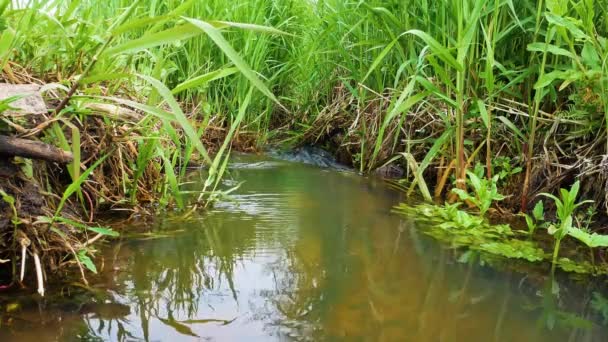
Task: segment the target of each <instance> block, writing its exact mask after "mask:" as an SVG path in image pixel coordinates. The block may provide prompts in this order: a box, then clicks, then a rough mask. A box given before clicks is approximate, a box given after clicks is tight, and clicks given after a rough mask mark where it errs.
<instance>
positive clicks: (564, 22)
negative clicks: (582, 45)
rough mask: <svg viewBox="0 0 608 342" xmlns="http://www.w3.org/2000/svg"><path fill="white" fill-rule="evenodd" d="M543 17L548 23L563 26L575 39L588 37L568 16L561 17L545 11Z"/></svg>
mask: <svg viewBox="0 0 608 342" xmlns="http://www.w3.org/2000/svg"><path fill="white" fill-rule="evenodd" d="M545 18H547V21H548V22H549V23H550V24H553V25H556V26H559V27H563V28H565V29H566V30H568V31H569V32H570V33H571V34H572V35H573V36H574V38H576V39H589V36H587V35H586V34H585V33H584V32H583V31H582V30H581V29H579V28H578V22H576V21H575V20H574V19H572V18H569V17H562V16H558V15H555V14H553V13H545Z"/></svg>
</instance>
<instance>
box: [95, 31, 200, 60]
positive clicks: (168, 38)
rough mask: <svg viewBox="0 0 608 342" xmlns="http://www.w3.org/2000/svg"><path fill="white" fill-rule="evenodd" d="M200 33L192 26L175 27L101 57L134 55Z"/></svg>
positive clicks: (127, 42) (122, 45)
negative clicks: (124, 54) (123, 54)
mask: <svg viewBox="0 0 608 342" xmlns="http://www.w3.org/2000/svg"><path fill="white" fill-rule="evenodd" d="M201 33H202V32H201V31H200V30H199V29H197V28H196V26H194V25H192V24H184V25H180V26H175V27H173V28H170V29H168V30H165V31H161V32H156V33H152V34H148V35H144V36H143V37H141V38H139V39H133V40H128V41H126V42H124V43H122V44H119V45H117V46H114V47H112V48H109V49H107V50H106V51H105V52H104V53H103V56H112V55H117V54H122V53H134V52H139V51H142V50H145V49H149V48H153V47H156V46H160V45H164V44H169V43H173V42H176V41H180V40H184V39H188V38H192V37H196V36H198V35H200V34H201Z"/></svg>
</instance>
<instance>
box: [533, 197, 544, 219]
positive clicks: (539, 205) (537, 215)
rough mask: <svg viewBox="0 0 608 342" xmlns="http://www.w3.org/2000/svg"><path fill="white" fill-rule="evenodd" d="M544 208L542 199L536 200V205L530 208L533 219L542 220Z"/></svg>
mask: <svg viewBox="0 0 608 342" xmlns="http://www.w3.org/2000/svg"><path fill="white" fill-rule="evenodd" d="M544 211H545V208H544V205H543V201H542V200H540V201H538V202H536V205H535V206H534V209H533V210H532V215H534V219H535V220H536V221H542V220H544V219H545V213H544Z"/></svg>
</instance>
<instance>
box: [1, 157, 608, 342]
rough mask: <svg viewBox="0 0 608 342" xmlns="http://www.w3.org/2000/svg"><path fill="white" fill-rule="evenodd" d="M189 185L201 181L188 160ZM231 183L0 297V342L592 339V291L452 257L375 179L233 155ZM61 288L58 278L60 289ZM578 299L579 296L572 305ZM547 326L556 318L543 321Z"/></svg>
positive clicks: (597, 336)
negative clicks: (37, 292)
mask: <svg viewBox="0 0 608 342" xmlns="http://www.w3.org/2000/svg"><path fill="white" fill-rule="evenodd" d="M192 180H193V183H192V184H191V185H189V186H190V187H191V188H194V189H196V188H197V187H198V185H196V184H198V183H197V176H196V175H193V179H192ZM240 182H243V183H242V184H241V186H240V188H239V189H238V190H237V191H236V192H234V193H233V194H232V196H231V198H229V199H226V200H222V201H220V202H219V203H218V204H217V205H216V206H215V207H214V208H213V209H212V210H211V211H210V212H207V213H205V214H202V215H200V216H194V217H191V218H189V219H188V220H183V219H180V218H179V217H176V215H167V216H166V217H162V218H159V219H158V220H157V221H156V222H155V223H154V224H150V225H149V227H147V230H149V231H150V232H152V233H154V234H149V235H145V236H140V237H139V238H130V239H126V238H125V239H124V240H123V241H120V242H114V243H112V244H108V245H107V247H106V248H105V250H104V251H103V253H102V254H100V255H99V256H98V257H97V259H96V260H97V262H98V265H99V266H98V267H99V268H100V275H99V276H97V277H92V278H91V279H90V282H91V288H90V289H89V290H84V289H82V288H79V287H78V286H75V285H69V284H63V285H62V286H60V287H57V288H53V289H50V290H49V295H48V296H47V297H46V298H44V299H40V298H36V297H35V296H31V295H29V294H28V295H26V294H24V295H23V296H19V295H13V296H9V297H6V296H5V297H2V298H1V299H0V308H2V311H3V312H4V313H3V315H2V317H3V318H2V326H1V327H0V341H37V342H40V341H73V340H91V341H95V340H103V341H106V340H107V341H139V340H142V341H144V340H149V341H182V340H183V341H188V340H192V341H199V340H200V341H208V340H211V341H239V340H242V341H291V340H296V341H324V340H329V341H342V340H345V341H346V340H348V341H484V342H485V341H568V340H570V341H579V340H580V341H601V340H603V339H602V338H601V336H605V335H604V333H605V332H604V331H602V329H601V328H600V326H599V325H598V323H594V322H597V321H596V320H593V319H592V318H593V317H592V316H591V313H590V311H589V305H588V303H589V296H590V295H589V294H587V293H581V294H580V296H581V297H580V299H581V300H580V302H581V303H582V304H581V305H580V306H575V307H573V308H571V311H565V310H562V309H561V308H560V306H559V305H560V302H559V301H553V300H547V298H545V299H543V297H542V296H541V293H542V292H541V291H540V288H541V286H540V285H541V283H542V281H541V280H542V279H541V280H539V279H535V280H534V281H533V280H532V279H531V277H524V276H522V275H517V274H508V273H503V272H496V271H494V270H493V269H491V268H488V267H483V266H479V265H478V264H477V263H462V262H458V260H457V258H455V257H454V253H453V252H452V251H450V250H447V249H444V248H441V247H440V246H438V245H437V244H436V243H434V242H433V241H431V240H430V239H427V238H426V237H424V236H422V235H420V234H419V233H418V230H417V229H416V225H415V222H407V221H403V220H402V219H401V218H400V217H398V216H396V215H393V214H391V212H390V210H391V207H392V206H393V205H395V204H397V203H398V201H399V200H400V198H399V196H400V195H399V194H398V193H397V192H394V191H392V190H390V189H389V188H388V187H387V186H386V184H384V183H383V182H381V181H379V180H374V179H366V178H363V177H360V176H358V175H356V174H354V173H351V172H343V171H336V170H330V169H321V168H316V167H313V166H309V165H304V164H301V163H290V162H286V161H280V160H274V159H269V158H263V157H251V156H240V157H237V159H236V160H235V161H234V162H233V163H232V167H231V175H230V176H229V178H228V179H227V181H226V184H227V186H228V185H235V184H239V183H240ZM60 291H61V292H60ZM577 310H578V311H577ZM547 326H551V327H552V329H548V328H547Z"/></svg>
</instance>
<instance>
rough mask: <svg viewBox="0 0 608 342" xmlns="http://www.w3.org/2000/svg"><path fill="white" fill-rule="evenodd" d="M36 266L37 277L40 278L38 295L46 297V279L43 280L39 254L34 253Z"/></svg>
mask: <svg viewBox="0 0 608 342" xmlns="http://www.w3.org/2000/svg"><path fill="white" fill-rule="evenodd" d="M34 264H36V277H37V278H38V293H40V295H41V296H42V297H44V279H42V267H41V266H40V257H39V256H38V253H34Z"/></svg>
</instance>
